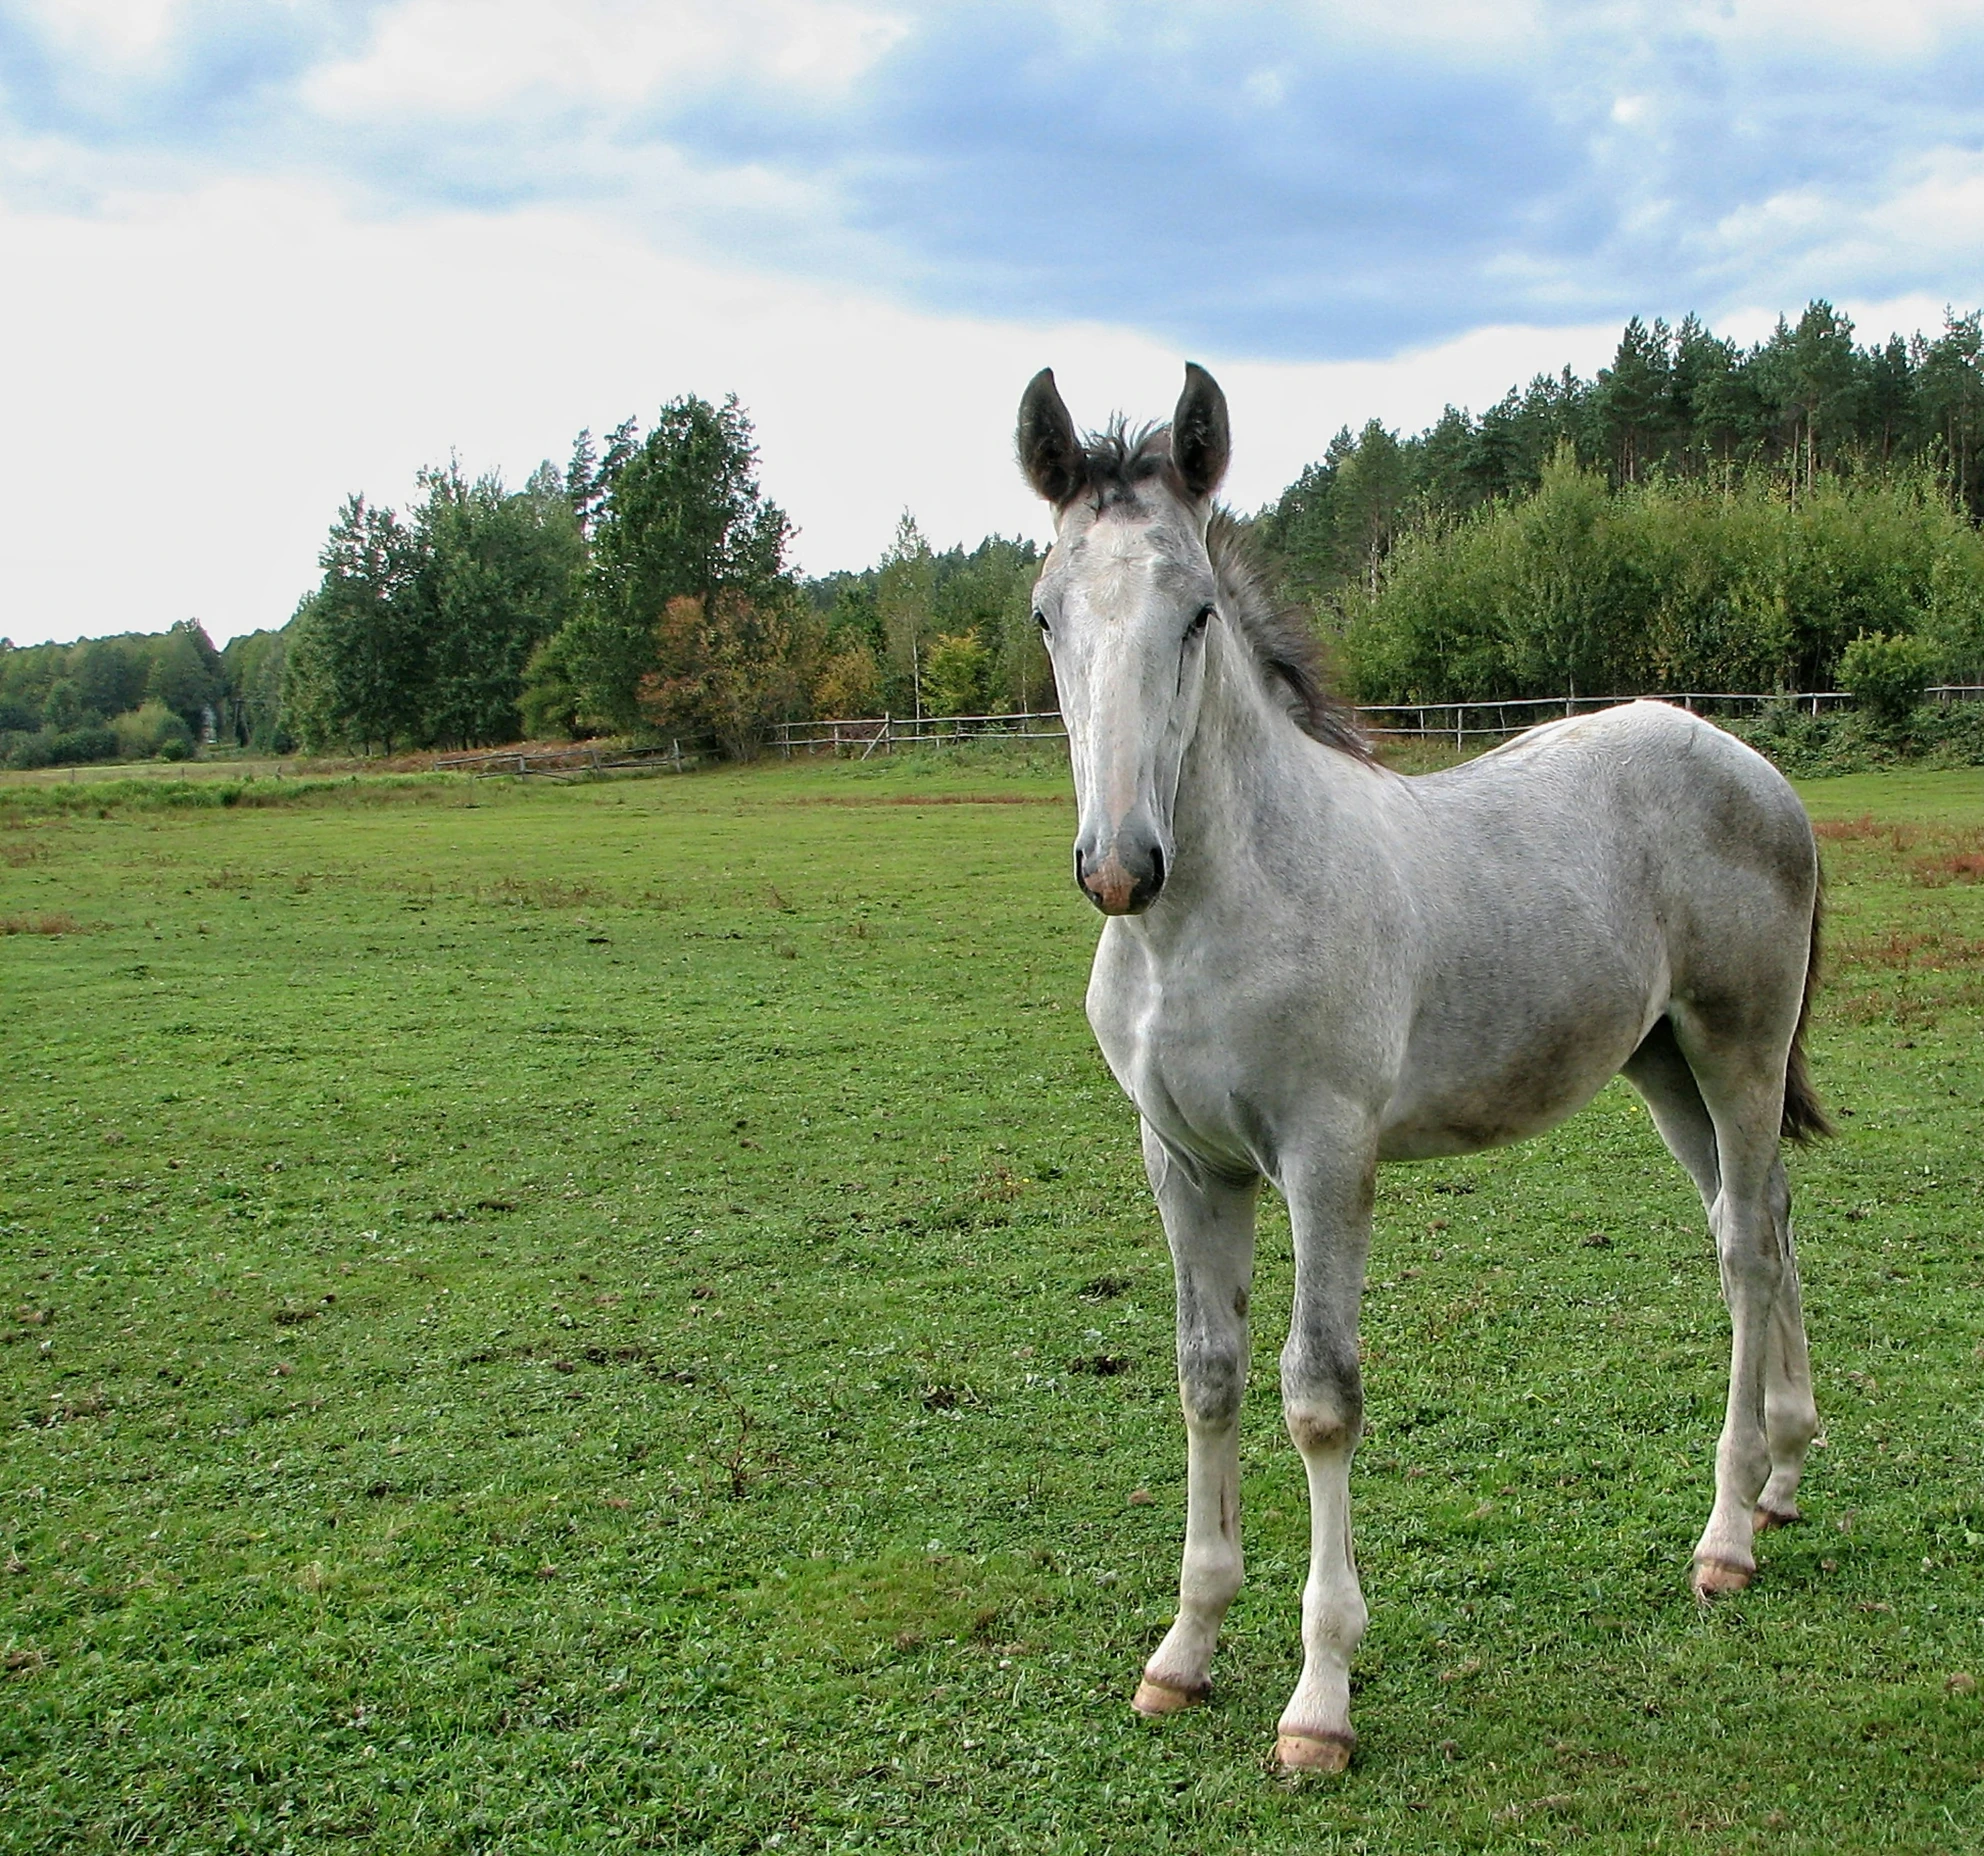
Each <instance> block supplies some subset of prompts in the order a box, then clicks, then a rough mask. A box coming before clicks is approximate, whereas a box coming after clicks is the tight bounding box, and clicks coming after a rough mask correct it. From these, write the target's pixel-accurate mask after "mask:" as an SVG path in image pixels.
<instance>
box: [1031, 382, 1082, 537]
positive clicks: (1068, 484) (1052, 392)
mask: <svg viewBox="0 0 1984 1856" xmlns="http://www.w3.org/2000/svg"><path fill="white" fill-rule="evenodd" d="M1018 445H1019V453H1020V469H1021V470H1023V471H1025V472H1026V480H1027V482H1028V483H1030V484H1032V485H1033V487H1034V490H1035V492H1036V494H1038V495H1040V496H1044V497H1045V498H1046V499H1047V500H1048V501H1049V502H1050V503H1052V504H1053V505H1054V507H1055V508H1056V509H1060V508H1062V507H1064V506H1065V505H1066V504H1068V503H1071V502H1073V501H1074V499H1075V498H1076V497H1077V496H1079V495H1080V494H1081V491H1082V486H1083V485H1084V484H1085V483H1087V481H1088V460H1087V459H1086V458H1084V457H1083V455H1082V444H1081V440H1080V439H1079V438H1077V437H1076V436H1075V422H1074V421H1073V420H1072V419H1070V418H1069V417H1068V409H1067V407H1066V406H1065V405H1063V404H1062V402H1061V390H1060V389H1059V388H1058V387H1057V386H1055V384H1054V370H1053V369H1052V368H1051V367H1043V368H1042V369H1041V370H1040V372H1039V373H1037V374H1036V375H1034V377H1033V378H1032V379H1031V380H1029V381H1028V382H1027V383H1026V391H1025V392H1024V393H1023V394H1021V395H1020V429H1019V438H1018Z"/></svg>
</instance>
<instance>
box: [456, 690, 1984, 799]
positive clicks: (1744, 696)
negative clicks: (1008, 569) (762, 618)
mask: <svg viewBox="0 0 1984 1856" xmlns="http://www.w3.org/2000/svg"><path fill="white" fill-rule="evenodd" d="M1923 694H1924V696H1925V697H1926V698H1927V699H1928V700H1929V701H1932V702H1936V703H1940V704H1944V705H1948V704H1950V703H1953V702H1977V701H1979V700H1984V684H1977V683H1939V684H1935V685H1933V686H1932V687H1931V688H1929V689H1927V690H1925V691H1924V692H1923ZM1637 700H1638V698H1637V697H1633V696H1517V697H1508V698H1503V699H1499V700H1496V701H1493V702H1407V703H1369V704H1366V705H1364V706H1363V707H1361V708H1359V709H1358V711H1357V713H1358V714H1359V715H1360V716H1361V717H1362V718H1363V720H1364V722H1365V725H1366V726H1367V727H1369V728H1370V729H1371V731H1372V732H1373V733H1374V734H1379V735H1394V736H1406V737H1422V736H1423V737H1425V738H1426V739H1428V740H1434V741H1451V742H1453V744H1454V745H1455V746H1456V747H1465V746H1466V745H1467V743H1468V742H1469V741H1471V740H1474V741H1478V740H1482V739H1484V738H1497V737H1500V736H1503V735H1519V734H1521V733H1522V731H1523V730H1524V729H1526V728H1534V727H1535V726H1536V725H1537V724H1538V723H1539V722H1547V721H1550V720H1552V719H1553V718H1556V717H1559V716H1568V715H1589V714H1591V713H1593V712H1594V711H1596V710H1599V709H1611V708H1616V707H1617V706H1618V705H1619V704H1620V703H1625V702H1635V701H1637ZM1656 700H1657V701H1660V702H1671V703H1678V704H1679V705H1680V706H1681V707H1682V708H1684V709H1689V710H1692V711H1693V712H1694V713H1695V714H1697V715H1711V716H1714V715H1741V714H1744V713H1754V712H1755V711H1757V710H1759V709H1762V708H1765V707H1767V706H1768V705H1770V704H1772V703H1790V704H1793V705H1795V706H1796V707H1797V708H1799V709H1801V710H1804V711H1805V712H1807V713H1809V714H1812V715H1817V714H1818V713H1819V712H1820V711H1821V710H1822V709H1838V708H1845V707H1849V706H1851V704H1852V702H1853V694H1852V692H1851V691H1850V690H1804V691H1799V692H1796V693H1789V694H1787V693H1784V692H1778V693H1774V694H1770V695H1760V694H1758V693H1757V692H1755V691H1753V690H1679V691H1672V692H1662V693H1661V694H1659V695H1658V696H1657V697H1656ZM1067 738H1068V730H1067V727H1066V725H1065V724H1064V723H1063V722H1062V720H1061V717H1060V714H1059V713H1058V712H1057V711H1055V710H1052V709H1039V710H1030V711H1026V712H1024V713H1020V714H1013V715H916V716H910V715H861V716H841V717H829V718H828V719H826V720H824V721H818V722H778V723H775V724H774V725H773V727H772V729H771V732H770V734H769V735H768V736H767V737H766V746H767V747H768V748H769V749H771V750H773V751H775V752H776V753H778V754H780V755H782V756H784V757H785V758H786V759H788V760H789V759H791V758H792V756H793V755H795V754H832V755H835V756H843V755H853V756H854V757H855V758H856V759H858V760H867V759H868V758H869V756H871V755H873V754H878V753H880V754H892V753H894V752H895V750H896V749H897V748H899V747H916V746H945V745H954V744H956V743H958V742H962V741H1065V740H1066V739H1067ZM715 757H716V749H715V748H714V746H712V745H711V744H710V743H708V742H703V741H696V740H691V741H689V742H688V743H687V744H686V745H685V744H684V743H683V742H682V741H680V740H676V741H671V742H670V743H669V744H668V745H667V746H666V747H647V748H626V747H611V746H601V745H599V744H598V743H595V742H589V741H576V742H573V743H571V744H570V745H569V746H566V747H547V748H533V747H521V748H497V749H493V750H490V751H488V752H485V753H478V754H444V755H441V756H440V757H439V758H437V759H436V760H435V762H434V765H435V767H436V768H437V769H441V768H446V769H452V770H454V771H457V772H461V773H470V774H508V775H511V776H513V777H514V776H515V775H518V774H526V775H536V776H538V777H541V778H547V779H561V780H569V779H575V778H581V777H584V776H586V775H588V774H604V773H613V772H617V771H620V770H623V769H625V770H628V771H635V770H638V771H642V772H647V773H680V772H683V771H684V770H686V769H688V768H691V767H695V766H699V765H700V764H701V763H702V762H704V761H706V760H710V759H714V758H715Z"/></svg>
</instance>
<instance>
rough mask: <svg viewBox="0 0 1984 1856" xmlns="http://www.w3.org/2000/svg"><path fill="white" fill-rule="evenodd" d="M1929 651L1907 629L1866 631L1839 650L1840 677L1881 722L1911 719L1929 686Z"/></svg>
mask: <svg viewBox="0 0 1984 1856" xmlns="http://www.w3.org/2000/svg"><path fill="white" fill-rule="evenodd" d="M1929 668H1930V666H1929V653H1928V651H1927V650H1926V649H1925V648H1924V647H1923V645H1922V644H1921V643H1920V642H1919V641H1918V640H1916V639H1914V638H1911V637H1909V636H1908V635H1907V634H1906V633H1900V632H1898V633H1895V634H1893V635H1892V636H1890V635H1889V634H1888V633H1887V632H1862V633H1861V634H1860V635H1859V636H1858V637H1857V638H1855V639H1854V640H1853V642H1852V643H1851V644H1849V645H1848V646H1847V647H1846V649H1845V650H1844V651H1842V652H1841V653H1840V654H1839V680H1840V683H1841V684H1842V686H1843V687H1845V688H1846V689H1849V690H1851V691H1852V692H1853V696H1854V700H1855V701H1856V702H1858V703H1859V704H1860V706H1861V707H1862V708H1863V709H1865V710H1866V711H1867V713H1868V714H1869V715H1870V716H1872V717H1873V718H1874V720H1876V721H1877V722H1882V723H1885V724H1887V725H1888V726H1890V727H1893V726H1895V725H1897V724H1899V723H1901V722H1904V721H1906V720H1907V719H1908V717H1909V715H1910V714H1911V713H1912V712H1913V711H1914V709H1915V707H1916V705H1917V704H1919V703H1920V702H1921V700H1922V692H1923V691H1924V690H1925V689H1927V688H1928V687H1929Z"/></svg>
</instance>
